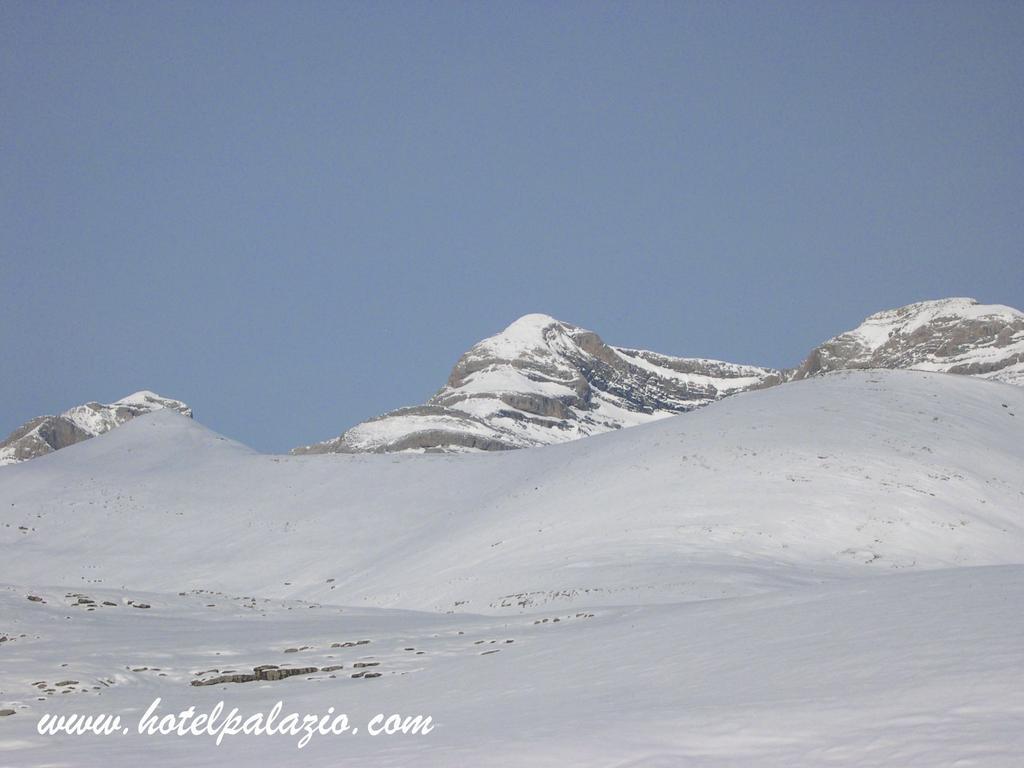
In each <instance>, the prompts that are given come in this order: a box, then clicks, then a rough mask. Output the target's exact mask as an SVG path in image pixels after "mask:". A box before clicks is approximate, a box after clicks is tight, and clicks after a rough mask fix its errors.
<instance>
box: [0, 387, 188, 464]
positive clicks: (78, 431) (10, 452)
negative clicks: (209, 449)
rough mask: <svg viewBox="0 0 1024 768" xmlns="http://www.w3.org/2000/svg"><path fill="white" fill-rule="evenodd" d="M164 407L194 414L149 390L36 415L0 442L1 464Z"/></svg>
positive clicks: (41, 453)
mask: <svg viewBox="0 0 1024 768" xmlns="http://www.w3.org/2000/svg"><path fill="white" fill-rule="evenodd" d="M163 408H169V409H170V410H172V411H176V412H177V413H180V414H183V415H184V416H189V417H191V416H192V409H191V408H189V407H188V406H187V405H185V403H183V402H181V401H179V400H172V399H171V398H168V397H161V396H160V395H157V394H155V393H154V392H149V391H146V390H143V391H141V392H135V393H133V394H131V395H128V396H127V397H123V398H121V399H120V400H118V401H116V402H113V403H110V404H109V405H104V404H102V403H94V402H92V403H85V404H84V405H76V406H75V407H74V408H69V409H68V410H66V411H64V413H61V414H58V415H57V416H37V417H36V418H34V419H32V420H30V421H28V422H26V423H25V424H22V425H21V426H20V427H18V428H17V429H16V430H14V431H13V432H12V433H11V434H10V435H8V437H7V439H6V440H4V441H3V442H0V466H2V465H4V464H14V463H17V462H20V461H27V460H28V459H34V458H36V457H38V456H44V455H46V454H48V453H52V452H53V451H56V450H59V449H61V448H66V447H67V446H69V445H74V444H75V443H78V442H81V441H82V440H88V439H89V438H90V437H96V436H97V435H102V434H103V433H104V432H109V431H110V430H111V429H113V428H114V427H119V426H121V425H122V424H124V423H125V422H127V421H129V420H130V419H134V418H135V417H137V416H141V415H142V414H144V413H152V412H153V411H156V410H160V409H163Z"/></svg>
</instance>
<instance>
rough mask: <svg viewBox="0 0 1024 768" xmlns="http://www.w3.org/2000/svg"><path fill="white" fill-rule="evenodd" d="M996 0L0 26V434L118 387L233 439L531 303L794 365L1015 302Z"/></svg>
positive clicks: (342, 419) (148, 7)
mask: <svg viewBox="0 0 1024 768" xmlns="http://www.w3.org/2000/svg"><path fill="white" fill-rule="evenodd" d="M1022 41H1024V4H1022V3H1020V2H1007V3H987V2H974V1H971V2H962V3H948V2H926V3H908V2H896V3H893V2H888V1H887V2H880V3H870V2H849V3H847V2H821V1H820V0H815V1H814V2H808V3H796V2H790V3H755V2H740V3H729V2H725V3H710V2H708V3H684V2H673V3H655V2H636V3H615V4H610V3H609V4H605V3H598V2H582V3H558V2H538V3H530V2H514V3H478V2H467V3H440V2H430V3H411V2H408V3H407V2H401V3H397V2H396V3H391V2H366V3H342V2H329V3H313V2H284V3H268V2H234V3H217V2H208V1H206V0H204V1H203V2H196V3H188V2H165V3H154V2H145V3H128V2H122V3H112V4H107V3H99V2H95V3H93V2H90V3H57V4H48V3H41V2H35V1H33V2H15V1H14V0H8V1H7V2H4V3H2V4H0V185H2V186H0V193H2V199H0V202H2V205H0V370H2V375H0V432H3V433H4V434H6V433H7V432H8V431H10V430H11V429H13V428H14V427H15V426H17V425H18V424H20V423H22V422H23V421H25V420H26V419H28V418H29V417H31V416H35V415H38V414H41V413H53V412H57V411H60V410H63V409H65V408H67V407H69V406H71V405H75V404H77V403H80V402H84V401H86V400H100V401H104V402H109V401H110V400H114V399H117V398H118V397H121V396H123V395H125V394H128V393H129V392H132V391H134V390H137V389H144V388H145V389H152V390H155V391H157V392H159V393H161V394H165V395H168V396H173V397H177V398H180V399H183V400H186V401H187V402H188V403H190V404H191V405H192V406H193V407H194V408H195V410H196V417H197V418H198V419H199V420H200V421H201V422H203V423H204V424H206V425H208V426H210V427H212V428H213V429H216V430H217V431H219V432H223V433H224V434H227V435H229V436H231V437H234V438H237V439H240V440H242V441H243V442H246V443H248V444H250V445H252V446H254V447H256V448H260V449H264V450H286V449H288V448H291V447H293V446H295V445H299V444H304V443H308V442H312V441H314V440H318V439H326V438H329V437H332V436H334V435H337V434H339V433H340V432H341V431H342V430H343V429H344V428H346V427H348V426H351V425H352V424H354V423H356V422H358V421H361V420H363V419H364V418H367V417H369V416H373V415H375V414H377V413H380V412H382V411H385V410H388V409H390V408H393V407H397V406H400V405H406V404H411V403H417V402H422V401H423V400H424V399H425V398H427V397H428V396H429V395H431V394H432V393H433V392H434V391H435V390H436V389H437V388H438V387H440V386H441V385H442V384H443V383H444V381H445V379H446V378H447V375H448V372H449V370H450V368H451V366H452V365H453V364H454V362H455V360H456V359H457V358H458V356H459V355H460V354H461V353H462V352H463V351H464V350H465V349H466V348H468V347H469V346H470V345H471V344H472V343H473V342H475V341H476V340H478V339H480V338H482V337H484V336H487V335H490V334H492V333H494V332H496V331H498V330H500V329H501V328H502V327H504V326H505V325H507V324H508V323H509V322H511V321H512V320H514V319H515V318H516V317H518V316H520V315H522V314H525V313H527V312H546V313H548V314H552V315H555V316H556V317H559V318H561V319H563V320H567V321H570V322H573V323H576V324H578V325H582V326H585V327H588V328H591V329H593V330H595V331H597V332H598V333H600V334H601V335H602V336H603V337H604V338H605V339H606V340H607V341H609V342H611V343H615V344H620V345H626V346H639V347H646V348H649V349H655V350H657V351H660V352H664V353H668V354H677V355H692V356H707V357H718V358H722V359H726V360H732V361H737V362H750V363H759V364H766V365H773V366H791V365H795V364H797V363H798V362H799V361H800V360H801V358H802V357H803V356H804V354H806V352H807V351H808V350H809V349H810V348H811V347H812V346H813V345H814V344H816V343H818V342H820V341H822V340H823V339H825V338H827V337H828V336H831V335H833V334H835V333H838V332H840V331H843V330H846V329H848V328H850V327H852V326H854V325H856V324H857V323H858V322H859V321H860V320H861V319H862V318H863V317H864V316H865V315H867V314H869V313H871V312H873V311H876V310H879V309H884V308H888V307H892V306H898V305H902V304H906V303H909V302H911V301H915V300H920V299H926V298H938V297H943V296H951V295H961V296H974V297H975V298H978V299H979V300H982V301H985V302H993V303H1004V304H1011V305H1014V306H1017V307H1018V308H1024V43H1022Z"/></svg>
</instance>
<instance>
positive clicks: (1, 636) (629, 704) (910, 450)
mask: <svg viewBox="0 0 1024 768" xmlns="http://www.w3.org/2000/svg"><path fill="white" fill-rule="evenodd" d="M1022 466H1024V389H1022V388H1019V387H1012V386H1007V385H1005V384H1001V383H996V382H991V381H982V380H978V379H976V378H973V377H968V376H959V377H958V376H946V375H941V374H937V373H928V372H919V371H884V370H880V371H840V372H835V373H830V374H826V375H822V376H815V377H810V378H808V379H806V380H801V381H796V382H793V383H791V384H787V385H785V386H779V387H772V388H767V389H763V390H760V391H752V392H747V393H742V394H739V395H737V396H735V397H729V398H726V399H724V400H722V401H720V402H715V403H712V404H711V405H709V406H708V407H706V408H702V409H700V410H698V411H696V412H694V413H691V414H687V415H686V416H685V417H683V418H669V419H661V420H658V421H656V422H654V423H650V424H645V425H640V426H637V427H635V428H633V429H627V430H620V431H614V432H611V433H608V434H603V435H596V436H594V437H591V438H589V439H587V440H578V441H573V442H569V443H565V444H559V445H552V446H546V447H541V448H537V449H533V450H525V451H505V452H496V453H480V454H466V455H405V454H402V455H389V456H383V455H372V454H356V455H351V454H350V455H318V456H268V455H263V454H259V453H256V452H254V451H251V450H249V449H248V448H246V447H245V446H242V445H240V444H238V443H235V442H233V441H230V440H227V439H225V438H223V437H221V436H219V435H217V434H215V433H213V432H211V431H210V430H208V429H206V428H204V427H202V426H201V425H199V424H197V423H195V422H194V421H192V420H190V419H186V418H183V417H181V416H180V415H178V414H176V413H174V412H172V411H170V410H167V409H164V410H160V411H157V412H154V413H150V414H146V415H142V416H140V417H139V418H136V419H134V420H132V421H130V422H129V423H127V424H125V425H124V426H123V427H121V428H119V429H116V430H113V431H111V432H110V433H109V434H107V435H104V436H102V437H100V438H98V439H95V440H88V441H85V442H81V443H79V444H76V445H73V446H70V447H69V448H67V449H65V450H61V451H59V452H58V453H56V454H54V455H53V456H51V457H49V458H47V459H46V460H44V461H38V462H36V461H33V462H24V463H22V464H18V465H15V466H11V467H8V468H6V469H5V470H4V471H3V472H2V473H0V552H2V553H3V568H2V579H3V582H4V583H3V584H0V713H8V715H9V716H7V717H6V718H5V719H4V720H2V721H0V728H2V729H3V737H2V739H0V750H3V751H0V762H2V763H4V764H12V765H18V766H26V768H31V767H33V766H34V767H36V768H42V766H50V765H75V766H83V767H84V768H100V767H101V766H129V765H139V764H145V765H147V766H153V768H163V766H173V765H207V764H209V765H213V764H215V763H216V764H226V765H247V766H253V768H260V767H262V766H272V765H288V764H294V763H295V761H296V759H298V760H299V761H300V762H301V763H302V764H303V765H307V766H311V768H328V766H337V765H341V764H344V765H347V764H352V765H360V766H396V765H417V766H421V765H422V766H447V765H453V764H457V765H479V766H485V767H490V768H497V766H502V767H503V768H505V767H507V766H527V765H529V766H535V765H541V766H552V768H553V767H554V766H560V767H563V766H580V767H582V766H593V765H607V766H626V765H649V766H670V765H671V766H676V765H702V766H708V767H709V768H725V766H735V765H756V766H787V767H791V766H800V767H803V768H818V767H819V766H822V765H851V766H852V765H858V766H861V765H874V766H897V765H898V766H900V767H901V768H914V767H915V766H916V767H918V768H925V767H927V768H931V767H932V766H935V765H953V764H968V763H970V764H976V765H984V766H986V767H987V768H994V767H999V768H1002V767H1003V766H1005V767H1006V768H1010V767H1011V766H1016V765H1017V764H1018V763H1019V756H1020V754H1021V753H1022V751H1024V731H1022V730H1021V729H1020V727H1019V721H1020V713H1021V712H1022V711H1024V689H1022V687H1021V685H1020V680H1021V679H1022V678H1021V676H1022V675H1024V644H1022V643H1021V642H1020V638H1021V637H1022V636H1024V614H1022V612H1021V611H1020V610H1019V606H1020V605H1021V602H1022V600H1024V566H1022V565H1021V563H1022V562H1024V554H1022V553H1024V473H1022V472H1021V471H1020V470H1021V467H1022ZM396 608H400V609H403V610H394V609H396ZM266 665H273V667H272V669H274V670H278V672H275V675H274V676H273V677H270V676H267V675H264V676H263V677H259V678H258V679H257V676H256V675H255V674H253V673H251V672H250V670H254V669H256V668H263V669H265V668H266ZM282 675H289V677H288V679H284V680H279V681H275V678H276V677H279V676H282ZM233 680H235V681H237V682H233ZM157 697H159V698H160V700H161V702H162V704H161V708H160V710H159V712H160V714H161V715H163V714H167V713H177V712H181V711H184V710H186V709H188V708H189V707H194V708H195V711H197V712H202V713H208V712H210V711H211V710H212V709H213V707H214V706H215V705H216V703H217V702H218V701H224V702H225V703H226V708H227V709H231V708H233V707H238V708H239V710H240V712H241V714H242V716H243V717H248V716H249V715H254V714H257V713H261V712H262V713H266V712H268V711H269V710H270V709H271V707H272V706H273V705H274V704H275V703H276V702H278V701H283V703H284V711H285V712H286V713H287V712H293V711H294V712H299V713H326V712H327V710H328V707H334V708H335V710H336V711H337V712H346V713H348V714H349V716H350V717H351V718H352V725H354V726H357V727H358V728H359V730H360V733H359V734H351V733H349V734H345V735H342V736H326V735H325V736H317V737H316V738H313V739H312V741H311V742H310V743H309V744H308V745H307V746H306V747H304V749H303V751H302V752H301V753H297V752H296V751H295V743H296V740H297V739H296V738H292V737H287V736H281V737H270V736H260V737H252V736H249V737H246V736H236V737H229V738H227V739H226V740H225V742H224V743H223V745H221V746H215V745H214V742H213V739H212V738H211V737H208V736H202V735H196V736H192V735H186V736H178V735H173V734H172V735H167V736H140V735H138V734H137V733H136V732H135V730H134V726H135V723H136V721H137V720H138V718H139V717H140V716H141V713H142V711H143V710H145V708H146V707H147V706H149V705H150V702H152V701H153V700H154V699H155V698H157ZM99 712H106V713H115V714H120V715H122V716H123V717H124V725H126V726H130V728H129V732H128V733H127V734H126V735H123V736H122V735H121V734H116V735H115V736H109V737H81V736H78V737H73V736H68V737H65V738H60V737H51V736H42V735H40V734H39V733H38V732H37V731H36V723H37V721H38V719H39V717H40V715H41V714H43V713H53V714H58V715H60V714H69V713H79V714H83V715H88V714H94V713H99ZM392 712H394V713H401V714H403V715H410V716H411V715H416V714H424V715H431V716H432V718H433V720H434V722H435V723H436V725H437V728H436V730H435V731H434V732H433V733H431V734H429V735H428V736H424V737H416V736H411V735H407V736H396V737H393V738H385V737H382V736H381V737H368V736H367V735H366V732H365V731H366V728H365V726H366V724H367V723H368V722H369V720H370V718H371V717H372V716H373V715H374V714H376V713H392ZM611 726H614V727H611Z"/></svg>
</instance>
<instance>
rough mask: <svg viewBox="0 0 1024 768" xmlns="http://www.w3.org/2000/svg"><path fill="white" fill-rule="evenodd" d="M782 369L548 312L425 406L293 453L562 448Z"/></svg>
mask: <svg viewBox="0 0 1024 768" xmlns="http://www.w3.org/2000/svg"><path fill="white" fill-rule="evenodd" d="M782 380H783V377H782V372H780V371H775V370H772V369H768V368H761V367H758V366H748V365H736V364H733V363H726V362H721V361H717V360H704V359H698V358H677V357H671V356H667V355H659V354H656V353H653V352H647V351H645V350H636V349H629V348H625V347H615V346H611V345H609V344H606V343H605V342H604V341H603V340H602V339H601V337H600V336H598V335H597V334H596V333H594V332H593V331H589V330H587V329H585V328H580V327H578V326H575V325H572V324H570V323H566V322H564V321H561V320H558V319H556V318H553V317H551V316H549V315H544V314H530V315H524V316H523V317H521V318H519V319H518V320H516V321H515V322H513V323H512V324H511V325H509V326H508V327H507V328H505V329H504V330H503V331H501V332H499V333H497V334H495V335H493V336H490V337H488V338H486V339H484V340H483V341H480V342H478V343H477V344H474V345H473V347H472V348H471V349H470V350H469V351H468V352H466V353H465V354H464V355H463V356H462V357H461V358H460V359H459V360H458V362H456V364H455V367H454V368H453V369H452V372H451V375H450V376H449V378H448V383H447V385H446V386H445V387H443V388H442V389H441V390H440V391H439V392H438V393H437V394H435V395H434V396H433V397H432V398H430V400H428V401H427V403H426V404H424V405H422V406H413V407H410V408H400V409H398V410H396V411H392V412H390V413H386V414H384V415H383V416H380V417H378V418H376V419H372V420H370V421H368V422H364V423H363V424H359V425H357V426H356V427H353V428H352V429H350V430H348V431H347V432H345V433H344V434H343V435H341V436H340V437H338V438H335V439H334V440H329V441H327V442H325V443H319V444H316V445H312V446H306V447H304V448H299V449H296V451H295V452H296V453H324V452H363V451H373V452H391V451H403V450H427V451H435V450H440V451H463V450H505V449H510V448H524V447H529V446H536V445H546V444H550V443H557V442H565V441H567V440H574V439H577V438H580V437H585V436H587V435H592V434H598V433H600V432H608V431H610V430H613V429H619V428H621V427H626V426H632V425H634V424H641V423H644V422H647V421H653V420H655V419H659V418H664V417H665V416H670V415H672V414H675V413H682V412H684V411H688V410H692V409H694V408H697V407H700V406H702V405H706V404H707V403H709V402H712V401H714V400H717V399H719V398H721V397H724V396H726V395H728V394H732V393H734V392H737V391H743V390H746V389H753V388H756V387H762V386H770V385H771V384H776V383H780V382H781V381H782Z"/></svg>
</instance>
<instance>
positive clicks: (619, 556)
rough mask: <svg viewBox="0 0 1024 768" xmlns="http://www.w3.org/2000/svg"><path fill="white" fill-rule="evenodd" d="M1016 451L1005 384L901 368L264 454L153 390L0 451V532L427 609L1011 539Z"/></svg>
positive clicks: (967, 561) (1011, 390) (1002, 543)
mask: <svg viewBox="0 0 1024 768" xmlns="http://www.w3.org/2000/svg"><path fill="white" fill-rule="evenodd" d="M1022 466H1024V389H1021V388H1018V387H1010V386H1006V385H1004V384H997V383H993V382H987V381H979V380H976V379H973V378H971V377H958V376H945V375H941V374H933V373H921V372H908V371H870V372H865V371H844V372H838V373H832V374H828V375H826V376H822V377H814V378H810V379H807V380H804V381H798V382H793V383H791V384H787V385H785V386H781V387H772V388H768V389H764V390H759V391H754V392H748V393H744V394H743V395H737V396H735V397H730V398H726V399H724V400H721V401H719V402H717V403H714V404H713V405H712V406H709V407H707V408H702V409H700V410H697V411H694V412H692V413H689V414H686V415H685V417H681V418H669V419H661V420H658V421H656V422H654V423H651V424H646V425H640V426H637V427H635V428H632V429H626V430H617V431H615V432H612V433H607V434H603V435H596V436H594V437H591V438H588V439H586V440H577V441H573V442H569V443H564V444H559V445H553V446H546V447H542V448H538V449H531V450H525V451H501V452H494V453H480V454H466V455H450V454H441V455H426V456H424V455H416V454H413V455H406V454H400V455H385V456H382V455H373V454H354V455H353V454H332V455H319V456H271V455H264V454H258V453H255V452H253V451H251V450H250V449H248V448H246V447H244V446H242V445H240V444H238V443H235V442H233V441H230V440H227V439H225V438H223V437H221V436H219V435H217V434H216V433H213V432H211V431H210V430H208V429H206V428H205V427H202V426H201V425H199V424H197V423H196V422H194V421H192V420H189V419H185V418H181V417H179V416H178V415H177V414H175V413H173V412H169V411H166V410H164V411H158V412H156V413H152V414H148V415H146V416H142V417H140V418H137V419H134V420H133V421H131V422H129V423H128V424H126V425H124V426H123V427H120V428H118V429H116V430H113V431H112V432H110V433H109V434H107V435H105V436H103V437H102V438H100V439H96V440H90V441H87V442H84V443H81V444H78V445H74V446H71V447H70V448H66V449H64V450H62V451H60V452H58V453H57V454H55V455H54V456H52V457H50V458H49V459H48V460H47V461H42V462H26V463H24V464H21V465H15V466H12V467H7V468H5V469H4V471H3V472H2V473H0V498H2V499H3V501H4V505H3V509H4V510H6V511H5V512H4V515H5V518H4V519H5V520H8V521H9V522H11V523H12V528H11V529H2V530H0V542H7V543H9V544H12V545H13V546H11V547H9V549H8V551H6V552H5V556H4V574H5V575H4V578H7V579H13V578H15V577H17V578H18V579H21V580H22V581H28V582H38V583H62V584H75V583H79V582H81V580H82V578H83V577H85V578H86V579H102V580H103V583H105V584H132V585H134V586H135V587H136V588H138V589H146V590H152V591H172V590H176V589H179V588H184V587H186V586H187V587H190V588H191V587H205V588H209V589H220V590H225V591H232V592H235V593H244V594H248V592H246V591H245V590H255V592H254V593H258V594H261V595H264V596H267V597H271V596H273V597H301V598H304V599H311V600H329V599H330V600H334V601H342V602H347V603H349V604H356V605H374V606H380V607H401V608H413V609H426V610H441V611H446V610H463V611H480V612H488V611H492V610H511V611H521V610H523V608H524V607H533V608H537V607H540V606H547V605H558V606H574V605H584V604H586V605H595V604H607V603H615V602H621V601H622V600H624V599H627V597H628V596H629V595H630V594H632V593H640V594H642V595H643V600H644V601H645V602H652V601H664V600H667V599H671V600H681V599H693V598H703V597H710V596H722V595H727V594H750V593H754V592H759V591H763V590H764V589H767V588H775V587H777V586H779V584H780V583H789V582H793V581H798V580H799V579H801V578H803V577H804V576H807V577H808V578H813V579H819V578H821V576H822V574H835V575H841V574H850V573H877V572H889V571H894V570H902V569H906V568H918V569H920V568H936V567H943V566H951V565H957V564H963V565H992V564H1002V563H1012V562H1018V561H1020V560H1021V553H1022V552H1024V473H1022V472H1021V471H1020V469H1021V467H1022ZM72 510H73V511H72ZM37 513H38V515H41V516H38V515H37ZM128 521H131V524H127V523H128ZM20 525H26V526H28V527H29V528H32V529H35V530H34V531H32V532H30V533H28V534H20V533H18V532H17V528H18V526H20ZM198 531H201V532H202V535H201V536H197V532H198ZM94 539H95V540H97V541H102V542H103V547H104V549H105V551H109V552H117V553H118V555H117V557H116V558H98V557H96V555H95V553H94V551H93V546H94V545H93V544H91V543H90V542H91V541H93V540H94ZM51 540H53V541H59V547H60V551H59V552H55V553H54V554H53V556H52V557H50V556H46V557H43V556H41V550H40V549H39V548H40V547H42V549H43V550H47V551H48V545H47V542H49V541H51ZM157 551H159V553H160V555H159V557H160V561H161V563H162V567H161V568H159V569H154V568H153V567H152V565H153V557H154V555H155V553H156V552H157ZM729 563H731V564H732V565H731V566H730V567H729V568H726V567H725V565H726V564H729ZM329 579H334V580H333V581H328V580H329ZM505 603H507V605H505Z"/></svg>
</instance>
